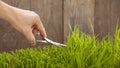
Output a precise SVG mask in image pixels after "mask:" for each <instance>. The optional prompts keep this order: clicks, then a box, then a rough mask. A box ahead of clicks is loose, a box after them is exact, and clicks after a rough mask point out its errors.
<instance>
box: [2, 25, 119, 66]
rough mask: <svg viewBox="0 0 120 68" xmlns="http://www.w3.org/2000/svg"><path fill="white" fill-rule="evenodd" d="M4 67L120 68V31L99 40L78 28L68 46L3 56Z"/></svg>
mask: <svg viewBox="0 0 120 68" xmlns="http://www.w3.org/2000/svg"><path fill="white" fill-rule="evenodd" d="M0 68H120V29H118V27H117V28H116V33H115V35H114V40H113V39H112V38H111V37H107V38H103V39H102V40H101V41H98V40H97V39H96V37H95V36H92V37H91V36H89V35H87V34H85V33H82V34H81V35H80V31H79V29H78V28H77V27H75V28H74V30H73V31H72V33H71V34H69V36H68V42H67V47H56V46H51V47H38V48H28V49H25V50H24V49H21V50H17V51H15V52H10V53H6V52H4V53H1V54H0Z"/></svg>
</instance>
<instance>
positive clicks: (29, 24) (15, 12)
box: [0, 1, 46, 45]
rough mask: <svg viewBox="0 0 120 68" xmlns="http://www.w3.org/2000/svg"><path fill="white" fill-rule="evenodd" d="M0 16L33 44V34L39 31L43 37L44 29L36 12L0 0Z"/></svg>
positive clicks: (44, 34)
mask: <svg viewBox="0 0 120 68" xmlns="http://www.w3.org/2000/svg"><path fill="white" fill-rule="evenodd" d="M0 9H1V10H0V18H2V19H4V20H7V21H8V22H9V23H10V24H11V25H12V26H13V27H14V28H15V29H17V30H18V31H19V32H21V33H22V34H23V35H24V36H25V37H26V38H27V40H28V41H29V42H30V43H31V44H33V45H35V44H36V41H35V37H34V34H36V33H38V32H39V33H40V35H41V37H42V38H43V39H44V38H45V37H46V31H45V29H44V27H43V24H42V22H41V20H40V17H39V15H38V14H36V13H35V12H33V11H29V10H23V9H19V8H16V7H13V6H10V5H8V4H6V3H4V2H2V1H0Z"/></svg>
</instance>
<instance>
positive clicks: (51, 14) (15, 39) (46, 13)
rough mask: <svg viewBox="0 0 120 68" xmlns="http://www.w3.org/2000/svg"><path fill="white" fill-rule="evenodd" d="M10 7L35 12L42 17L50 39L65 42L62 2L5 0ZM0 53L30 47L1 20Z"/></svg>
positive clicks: (22, 37)
mask: <svg viewBox="0 0 120 68" xmlns="http://www.w3.org/2000/svg"><path fill="white" fill-rule="evenodd" d="M3 1H4V2H6V3H8V4H9V5H12V6H15V7H19V8H22V9H28V10H32V11H35V12H36V13H38V14H39V15H40V17H41V20H42V23H43V25H44V26H45V28H46V31H47V35H48V38H50V39H52V40H55V41H58V42H63V33H62V31H63V28H62V24H63V23H62V0H35V1H33V0H3ZM0 36H1V37H0V51H10V50H15V49H19V48H27V47H30V44H29V43H28V42H27V40H26V39H25V38H24V36H23V35H22V34H21V33H19V32H18V31H16V30H15V29H14V28H13V27H12V26H11V25H10V24H8V23H7V22H6V21H3V20H0Z"/></svg>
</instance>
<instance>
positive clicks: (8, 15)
mask: <svg viewBox="0 0 120 68" xmlns="http://www.w3.org/2000/svg"><path fill="white" fill-rule="evenodd" d="M0 9H1V10H0V18H1V19H4V20H7V21H8V22H9V23H11V22H13V21H14V17H15V10H14V7H12V6H10V5H8V4H6V3H4V2H2V1H1V0H0Z"/></svg>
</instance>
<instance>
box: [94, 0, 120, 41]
mask: <svg viewBox="0 0 120 68" xmlns="http://www.w3.org/2000/svg"><path fill="white" fill-rule="evenodd" d="M119 2H120V0H96V2H95V4H96V5H95V23H94V25H95V34H96V35H98V37H99V38H100V39H101V38H102V37H104V36H106V35H111V36H113V34H114V32H115V25H116V21H117V18H119V17H120V12H119V11H120V7H119V6H120V4H119ZM119 23H120V22H119Z"/></svg>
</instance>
